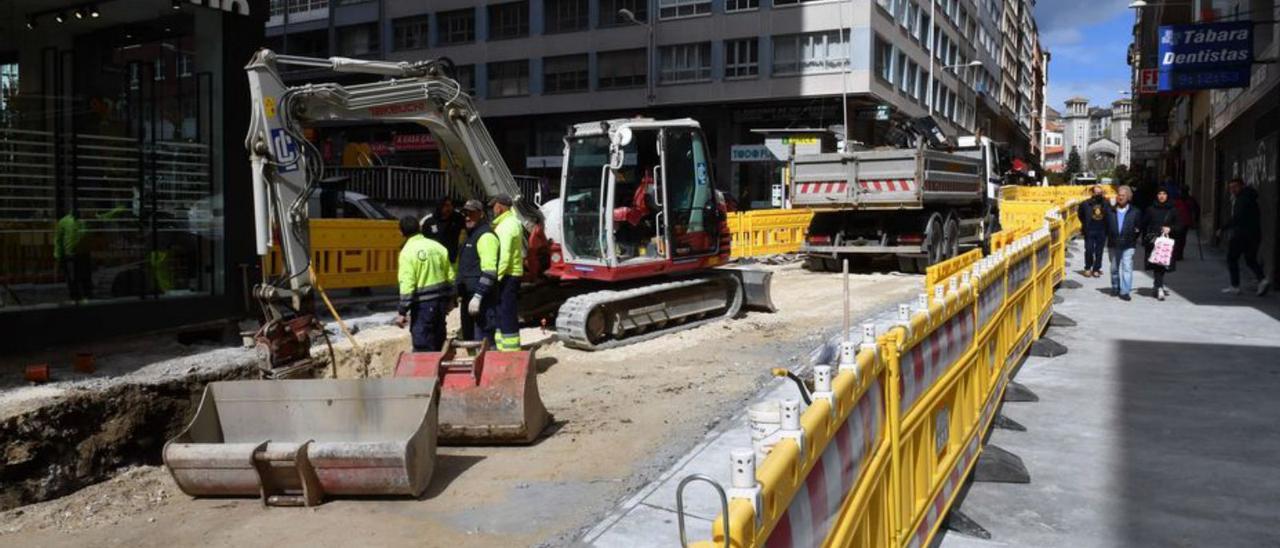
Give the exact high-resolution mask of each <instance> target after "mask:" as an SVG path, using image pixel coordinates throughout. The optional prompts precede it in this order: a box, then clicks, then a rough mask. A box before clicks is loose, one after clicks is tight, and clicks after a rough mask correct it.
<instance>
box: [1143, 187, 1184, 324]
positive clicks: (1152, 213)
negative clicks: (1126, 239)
mask: <svg viewBox="0 0 1280 548" xmlns="http://www.w3.org/2000/svg"><path fill="white" fill-rule="evenodd" d="M1180 225H1181V222H1179V221H1178V212H1177V211H1176V210H1175V209H1174V208H1173V203H1172V202H1170V201H1169V191H1168V190H1165V189H1164V188H1163V187H1162V188H1160V189H1159V190H1157V191H1156V201H1155V203H1153V204H1151V205H1150V206H1149V207H1147V210H1146V212H1144V213H1143V215H1142V226H1143V228H1142V242H1143V246H1144V248H1143V249H1144V251H1145V253H1144V257H1146V261H1145V262H1146V267H1147V268H1146V269H1147V270H1150V271H1151V276H1152V278H1155V285H1154V286H1153V290H1154V292H1155V296H1156V299H1159V300H1161V301H1163V300H1164V299H1165V297H1168V296H1169V287H1168V286H1166V285H1165V284H1164V276H1165V274H1166V273H1169V272H1173V269H1174V265H1175V264H1176V263H1175V261H1173V260H1170V261H1169V264H1168V265H1161V264H1156V263H1153V262H1151V251H1152V249H1154V248H1155V242H1156V238H1160V237H1162V236H1163V237H1169V236H1170V235H1171V234H1173V233H1174V232H1175V231H1177V230H1178V228H1179V226H1180ZM1171 259H1172V257H1171Z"/></svg>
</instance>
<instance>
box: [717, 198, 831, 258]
mask: <svg viewBox="0 0 1280 548" xmlns="http://www.w3.org/2000/svg"><path fill="white" fill-rule="evenodd" d="M812 220H813V212H812V211H804V210H794V209H758V210H754V211H746V212H738V213H730V214H729V218H728V219H727V222H728V225H729V232H730V234H732V236H733V247H732V253H731V256H732V257H733V258H739V257H761V256H766V255H778V254H782V253H796V252H799V251H800V244H802V243H804V238H805V235H806V234H808V232H809V222H810V221H812Z"/></svg>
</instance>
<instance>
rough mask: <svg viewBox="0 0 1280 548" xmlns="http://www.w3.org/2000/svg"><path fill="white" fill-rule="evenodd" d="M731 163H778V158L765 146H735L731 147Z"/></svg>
mask: <svg viewBox="0 0 1280 548" xmlns="http://www.w3.org/2000/svg"><path fill="white" fill-rule="evenodd" d="M729 161H732V162H776V161H778V159H777V158H774V157H773V153H772V152H769V147H767V146H764V145H733V146H732V147H729Z"/></svg>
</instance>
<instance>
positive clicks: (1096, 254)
mask: <svg viewBox="0 0 1280 548" xmlns="http://www.w3.org/2000/svg"><path fill="white" fill-rule="evenodd" d="M1106 246H1107V233H1106V232H1099V233H1096V234H1095V233H1092V232H1090V233H1088V234H1085V235H1084V270H1085V272H1102V248H1104V247H1106Z"/></svg>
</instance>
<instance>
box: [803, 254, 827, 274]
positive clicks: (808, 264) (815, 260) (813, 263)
mask: <svg viewBox="0 0 1280 548" xmlns="http://www.w3.org/2000/svg"><path fill="white" fill-rule="evenodd" d="M804 269H805V270H808V271H809V272H823V271H825V270H826V269H827V267H826V265H824V264H823V262H822V257H817V256H814V255H805V257H804Z"/></svg>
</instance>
